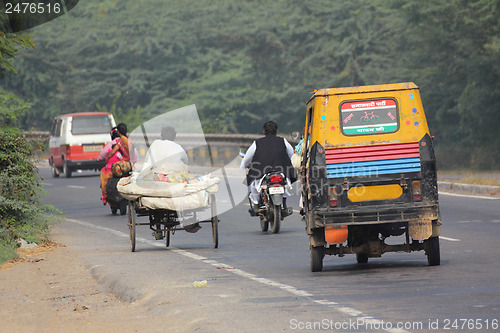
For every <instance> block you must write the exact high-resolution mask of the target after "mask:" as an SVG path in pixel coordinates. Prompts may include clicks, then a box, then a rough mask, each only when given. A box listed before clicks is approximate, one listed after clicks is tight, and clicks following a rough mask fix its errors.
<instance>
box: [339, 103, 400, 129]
mask: <svg viewBox="0 0 500 333" xmlns="http://www.w3.org/2000/svg"><path fill="white" fill-rule="evenodd" d="M340 113H341V119H342V131H343V132H344V134H345V135H363V134H381V133H389V132H395V131H397V129H398V107H397V103H396V100H394V99H392V98H387V99H375V100H364V101H349V102H344V103H342V104H341V105H340Z"/></svg>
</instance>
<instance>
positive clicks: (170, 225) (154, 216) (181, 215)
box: [119, 178, 219, 252]
mask: <svg viewBox="0 0 500 333" xmlns="http://www.w3.org/2000/svg"><path fill="white" fill-rule="evenodd" d="M218 182H219V179H218V178H212V179H210V180H209V181H205V182H203V184H201V185H200V184H192V185H194V186H191V187H190V185H191V184H189V185H186V184H158V182H154V183H156V184H155V185H156V187H157V188H156V189H155V193H154V195H155V196H151V194H152V193H151V187H149V188H148V187H146V188H144V187H142V188H141V187H140V186H132V188H127V187H130V180H129V179H126V178H124V179H123V180H122V181H121V182H120V185H121V186H119V191H120V193H121V194H122V196H123V197H124V198H126V199H127V200H128V205H129V210H128V228H129V235H130V248H131V251H132V252H134V251H135V248H136V228H137V226H141V225H144V226H149V228H150V229H151V230H152V231H153V235H154V236H155V239H157V240H160V239H165V245H166V247H169V246H170V238H171V236H173V235H174V234H175V233H176V232H177V231H182V230H184V231H187V232H191V233H194V232H196V231H197V230H198V229H200V226H199V225H200V224H203V223H210V224H211V227H212V238H213V246H214V248H217V247H218V245H219V236H218V224H219V219H218V217H217V208H216V199H215V192H217V183H218ZM150 184H151V182H150ZM127 185H128V186H127ZM158 185H164V186H168V185H170V187H176V188H174V189H168V190H165V189H160V190H158ZM183 186H184V188H185V187H188V189H187V191H185V192H187V193H184V194H185V195H179V194H182V193H179V188H183ZM189 187H190V188H189ZM172 195H174V196H173V197H172ZM175 195H177V196H175ZM208 212H210V217H209V218H204V219H200V216H206V214H207V213H208ZM138 217H148V221H147V222H141V221H139V220H138Z"/></svg>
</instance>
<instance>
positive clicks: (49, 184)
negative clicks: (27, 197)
mask: <svg viewBox="0 0 500 333" xmlns="http://www.w3.org/2000/svg"><path fill="white" fill-rule="evenodd" d="M41 184H42V185H43V186H52V185H54V184H52V183H45V182H42V183H41Z"/></svg>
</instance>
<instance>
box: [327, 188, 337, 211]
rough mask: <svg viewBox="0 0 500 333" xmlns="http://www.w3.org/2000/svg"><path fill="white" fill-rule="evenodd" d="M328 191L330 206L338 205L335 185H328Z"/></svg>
mask: <svg viewBox="0 0 500 333" xmlns="http://www.w3.org/2000/svg"><path fill="white" fill-rule="evenodd" d="M329 193H330V207H337V205H338V201H337V186H330V189H329Z"/></svg>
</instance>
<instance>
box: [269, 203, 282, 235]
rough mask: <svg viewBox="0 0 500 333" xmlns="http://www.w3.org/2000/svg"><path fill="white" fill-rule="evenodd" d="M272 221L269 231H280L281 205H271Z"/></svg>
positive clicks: (274, 232)
mask: <svg viewBox="0 0 500 333" xmlns="http://www.w3.org/2000/svg"><path fill="white" fill-rule="evenodd" d="M272 210H273V222H272V224H271V231H272V233H273V234H277V233H278V232H280V227H281V205H273V208H272Z"/></svg>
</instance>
